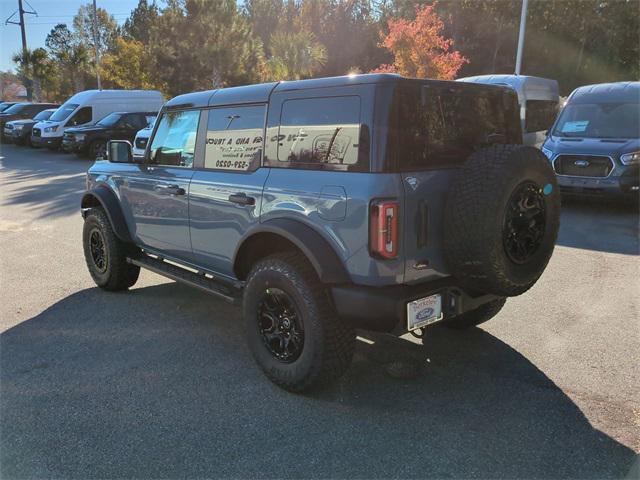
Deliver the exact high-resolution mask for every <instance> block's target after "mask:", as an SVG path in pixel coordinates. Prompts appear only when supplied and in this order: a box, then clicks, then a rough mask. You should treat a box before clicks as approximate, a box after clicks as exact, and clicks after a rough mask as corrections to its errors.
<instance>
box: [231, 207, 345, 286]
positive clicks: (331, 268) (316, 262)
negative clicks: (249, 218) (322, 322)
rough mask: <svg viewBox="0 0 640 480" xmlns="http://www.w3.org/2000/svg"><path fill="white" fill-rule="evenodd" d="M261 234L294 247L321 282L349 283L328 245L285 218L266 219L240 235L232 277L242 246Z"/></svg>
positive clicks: (335, 254)
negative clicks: (286, 242)
mask: <svg viewBox="0 0 640 480" xmlns="http://www.w3.org/2000/svg"><path fill="white" fill-rule="evenodd" d="M261 233H272V234H276V235H280V236H281V237H283V238H285V239H287V240H288V241H290V242H291V243H292V244H294V245H295V246H296V247H297V248H298V249H300V250H301V251H302V253H303V254H304V255H305V256H306V257H307V259H308V260H309V262H310V263H311V265H312V266H313V268H314V270H315V271H316V273H317V274H318V277H319V278H320V281H321V282H323V283H331V284H340V283H351V277H350V276H349V273H348V272H347V270H346V268H345V266H344V264H343V262H342V260H340V257H338V254H337V253H336V251H335V250H334V248H333V247H332V246H331V245H330V244H329V242H328V241H327V240H325V239H324V238H323V237H322V236H321V235H320V234H319V233H318V232H316V231H315V230H314V229H313V228H311V227H309V226H308V225H305V224H304V223H302V222H299V221H296V220H292V219H288V218H276V219H273V220H267V221H266V222H263V223H260V224H259V225H257V226H256V228H253V229H251V230H250V231H248V232H247V233H246V234H245V235H243V237H242V238H241V240H240V242H238V246H237V247H236V250H235V252H234V254H233V268H234V271H235V272H236V274H237V266H238V264H239V261H240V258H239V256H241V255H242V254H243V253H244V252H243V246H245V245H247V242H248V241H249V240H250V239H251V238H255V237H256V235H260V234H261Z"/></svg>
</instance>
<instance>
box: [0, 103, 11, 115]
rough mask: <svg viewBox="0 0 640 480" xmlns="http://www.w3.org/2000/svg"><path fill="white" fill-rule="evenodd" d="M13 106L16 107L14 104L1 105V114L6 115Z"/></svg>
mask: <svg viewBox="0 0 640 480" xmlns="http://www.w3.org/2000/svg"><path fill="white" fill-rule="evenodd" d="M11 105H14V104H13V103H0V112H2V113H4V112H6V111H7V109H9V108H10V107H11Z"/></svg>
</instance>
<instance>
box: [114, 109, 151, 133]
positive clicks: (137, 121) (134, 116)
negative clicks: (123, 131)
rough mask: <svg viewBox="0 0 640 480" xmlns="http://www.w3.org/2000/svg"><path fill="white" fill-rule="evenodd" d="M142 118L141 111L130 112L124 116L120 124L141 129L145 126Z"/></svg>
mask: <svg viewBox="0 0 640 480" xmlns="http://www.w3.org/2000/svg"><path fill="white" fill-rule="evenodd" d="M142 119H143V116H142V115H141V114H139V113H128V114H126V115H123V116H122V118H121V120H120V123H119V124H118V126H120V127H125V128H131V129H138V130H140V129H141V128H144V126H145V124H144V122H143V121H142Z"/></svg>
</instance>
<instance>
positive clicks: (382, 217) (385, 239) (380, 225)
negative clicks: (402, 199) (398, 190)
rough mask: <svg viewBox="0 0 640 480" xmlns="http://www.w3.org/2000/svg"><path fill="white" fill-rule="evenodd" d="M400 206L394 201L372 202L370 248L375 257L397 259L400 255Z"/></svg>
mask: <svg viewBox="0 0 640 480" xmlns="http://www.w3.org/2000/svg"><path fill="white" fill-rule="evenodd" d="M399 214H400V204H399V203H398V202H397V201H393V200H378V201H374V202H371V213H370V218H369V248H370V249H371V253H372V254H373V255H377V256H380V257H382V258H395V257H396V256H397V255H398V226H399V223H400V218H399Z"/></svg>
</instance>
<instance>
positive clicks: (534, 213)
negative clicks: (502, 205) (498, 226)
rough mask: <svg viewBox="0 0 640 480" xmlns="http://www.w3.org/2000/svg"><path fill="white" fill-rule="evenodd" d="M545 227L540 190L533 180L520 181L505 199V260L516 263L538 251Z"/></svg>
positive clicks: (543, 207) (529, 257) (524, 261)
mask: <svg viewBox="0 0 640 480" xmlns="http://www.w3.org/2000/svg"><path fill="white" fill-rule="evenodd" d="M545 226H546V211H545V202H544V197H543V194H542V189H541V188H540V187H539V186H537V185H536V184H535V183H533V182H523V183H521V184H520V185H518V186H517V187H516V189H515V190H514V191H513V193H512V195H511V198H510V199H509V201H508V202H507V206H506V210H505V217H504V230H503V245H504V250H505V253H506V254H507V257H509V259H510V260H511V261H512V262H514V263H516V264H519V265H522V264H524V263H526V262H527V261H528V260H529V259H531V258H532V257H533V255H534V254H535V253H536V252H537V251H538V249H539V248H540V245H541V244H542V240H543V238H544V233H545Z"/></svg>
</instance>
